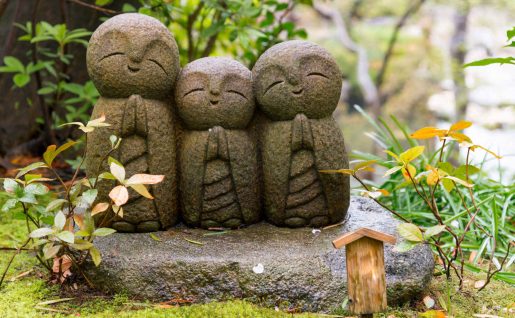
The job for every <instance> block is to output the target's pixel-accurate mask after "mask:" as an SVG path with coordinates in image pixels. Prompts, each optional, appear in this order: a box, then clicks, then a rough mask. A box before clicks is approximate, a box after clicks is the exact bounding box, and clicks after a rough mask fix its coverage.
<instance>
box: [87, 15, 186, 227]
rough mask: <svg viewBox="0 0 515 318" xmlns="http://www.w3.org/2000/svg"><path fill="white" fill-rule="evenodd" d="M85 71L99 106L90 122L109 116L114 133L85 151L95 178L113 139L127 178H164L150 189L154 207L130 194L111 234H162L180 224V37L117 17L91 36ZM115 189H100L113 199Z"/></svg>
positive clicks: (142, 20) (106, 132)
mask: <svg viewBox="0 0 515 318" xmlns="http://www.w3.org/2000/svg"><path fill="white" fill-rule="evenodd" d="M87 66H88V72H89V74H90V77H91V79H92V80H93V83H94V84H95V86H96V88H97V89H98V91H99V92H100V95H101V97H100V99H99V100H98V103H97V104H96V105H95V108H94V109H93V115H92V118H97V117H100V116H101V115H102V114H105V116H106V122H108V123H110V124H111V127H108V128H110V129H97V130H95V131H94V132H92V133H91V135H90V136H89V138H88V144H87V158H86V159H87V161H86V165H87V170H86V173H87V174H88V175H90V176H96V175H97V174H98V173H99V172H102V171H106V170H108V167H107V165H106V164H104V163H103V162H102V158H103V156H104V155H105V154H106V153H107V152H108V151H109V149H110V148H111V145H110V142H109V136H110V135H111V134H114V135H117V136H119V137H121V138H123V140H122V142H121V145H120V147H119V149H118V151H117V152H115V153H114V154H113V157H115V158H117V159H118V160H119V161H120V162H121V163H122V164H123V165H124V166H125V169H126V172H127V176H128V177H129V176H131V175H132V174H135V173H150V174H159V175H165V179H164V181H163V182H161V183H159V184H157V185H153V186H152V187H151V189H150V191H151V193H152V195H153V196H154V197H155V199H154V200H148V199H145V198H144V197H142V196H140V195H139V194H137V193H136V192H134V191H133V190H132V189H131V190H130V191H129V194H130V196H129V202H128V203H127V204H126V205H124V206H123V209H124V215H123V219H120V218H119V219H116V220H115V221H114V223H113V224H112V227H113V228H115V229H116V230H118V231H120V232H149V231H157V230H159V229H163V228H166V227H169V226H170V225H173V224H174V223H176V222H177V218H178V215H177V206H178V198H177V189H176V185H177V173H176V132H175V128H176V124H175V119H174V116H173V112H172V106H173V105H172V103H171V102H170V101H171V100H172V98H170V96H172V95H173V94H172V89H173V86H174V84H175V81H176V77H177V74H178V73H179V71H180V64H179V51H178V48H177V44H176V42H175V39H174V37H173V36H172V34H171V33H170V32H169V31H168V29H167V28H166V27H165V26H164V25H163V24H162V23H161V22H159V21H158V20H156V19H154V18H152V17H149V16H146V15H142V14H136V13H127V14H121V15H117V16H115V17H113V18H111V19H109V20H107V21H106V22H104V23H103V24H102V25H100V26H99V27H98V29H97V30H96V31H95V32H94V33H93V35H92V36H91V40H90V43H89V47H88V51H87ZM111 186H112V183H111V182H107V181H104V182H103V184H102V185H100V189H99V195H100V196H101V197H106V196H107V191H108V189H109V188H110V187H111Z"/></svg>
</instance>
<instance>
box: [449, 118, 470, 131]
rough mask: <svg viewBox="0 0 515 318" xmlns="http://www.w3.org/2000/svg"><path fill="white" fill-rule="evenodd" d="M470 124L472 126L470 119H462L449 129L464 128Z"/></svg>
mask: <svg viewBox="0 0 515 318" xmlns="http://www.w3.org/2000/svg"><path fill="white" fill-rule="evenodd" d="M470 126H472V123H471V122H470V121H465V120H460V121H459V122H457V123H455V124H453V125H452V126H451V128H450V129H449V131H456V130H462V129H465V128H469V127H470Z"/></svg>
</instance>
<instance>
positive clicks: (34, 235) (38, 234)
mask: <svg viewBox="0 0 515 318" xmlns="http://www.w3.org/2000/svg"><path fill="white" fill-rule="evenodd" d="M52 233H54V230H52V229H50V228H48V227H42V228H39V229H36V230H34V231H32V232H31V233H30V235H29V236H30V237H32V238H40V237H43V236H47V235H50V234H52Z"/></svg>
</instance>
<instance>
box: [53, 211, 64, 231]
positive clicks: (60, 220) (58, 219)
mask: <svg viewBox="0 0 515 318" xmlns="http://www.w3.org/2000/svg"><path fill="white" fill-rule="evenodd" d="M65 224H66V216H65V215H64V213H63V212H62V211H59V212H57V213H56V215H55V217H54V226H55V227H56V228H57V229H58V230H62V229H63V228H64V225H65Z"/></svg>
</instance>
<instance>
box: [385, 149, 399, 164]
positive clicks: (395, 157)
mask: <svg viewBox="0 0 515 318" xmlns="http://www.w3.org/2000/svg"><path fill="white" fill-rule="evenodd" d="M384 152H386V153H387V154H389V155H390V156H391V157H392V158H394V159H395V160H397V162H401V160H400V159H399V156H397V155H396V154H394V153H393V152H391V151H390V150H385V151H384Z"/></svg>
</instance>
